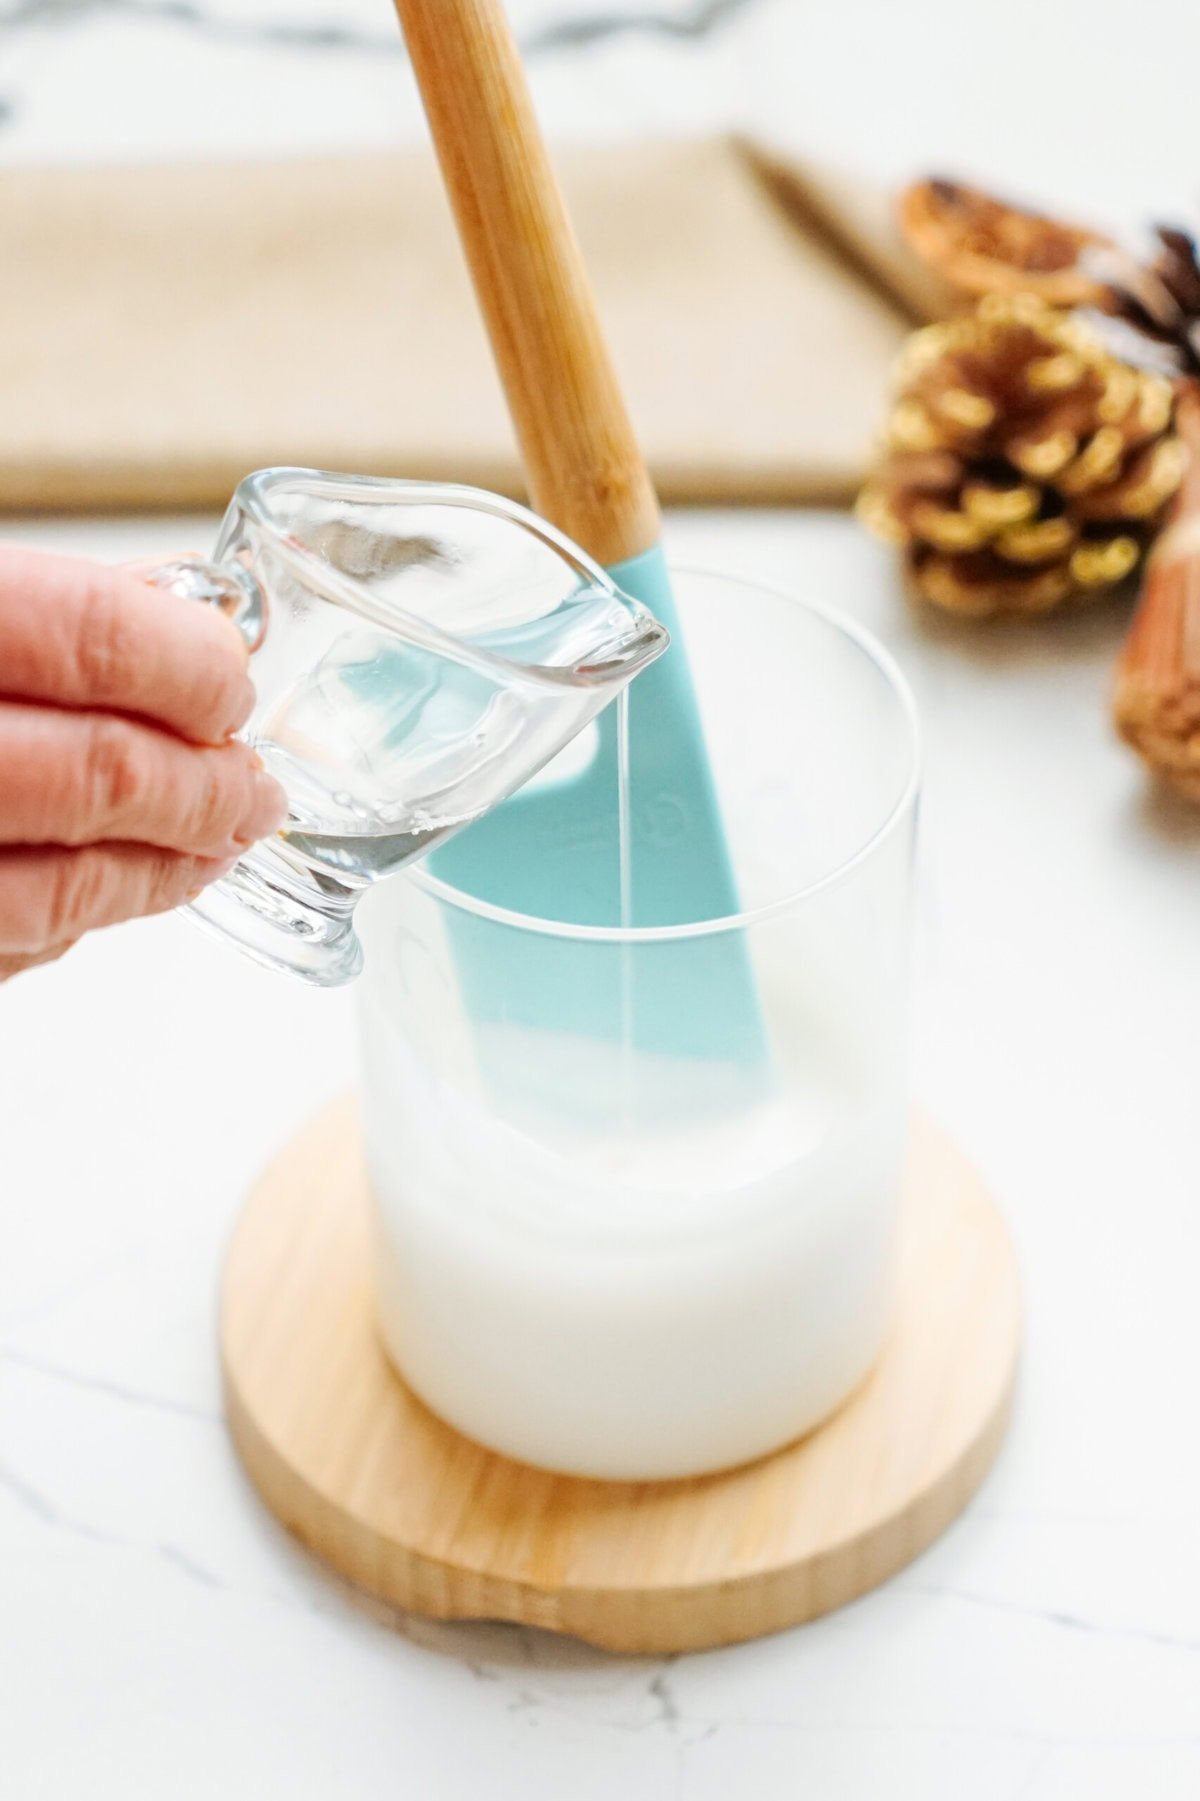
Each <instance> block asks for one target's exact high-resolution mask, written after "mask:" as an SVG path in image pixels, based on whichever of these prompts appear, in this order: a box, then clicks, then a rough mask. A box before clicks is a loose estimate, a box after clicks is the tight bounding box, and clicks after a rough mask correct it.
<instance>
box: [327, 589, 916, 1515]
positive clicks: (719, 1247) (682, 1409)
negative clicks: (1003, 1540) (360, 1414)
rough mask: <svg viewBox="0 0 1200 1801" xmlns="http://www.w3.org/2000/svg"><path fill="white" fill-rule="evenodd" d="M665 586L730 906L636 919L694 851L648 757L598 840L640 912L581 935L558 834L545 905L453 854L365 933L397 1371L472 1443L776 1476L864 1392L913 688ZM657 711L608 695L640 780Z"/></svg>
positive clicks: (889, 1098) (787, 619) (681, 810)
mask: <svg viewBox="0 0 1200 1801" xmlns="http://www.w3.org/2000/svg"><path fill="white" fill-rule="evenodd" d="M675 582H676V598H677V601H678V606H679V617H680V622H681V628H682V640H683V642H685V643H686V646H687V654H688V657H689V660H690V664H691V670H692V679H693V683H694V687H695V692H696V697H697V703H698V707H699V714H700V718H701V721H702V724H703V730H704V736H705V739H706V742H707V748H708V754H709V758H710V761H711V766H712V775H713V782H714V788H715V794H716V799H717V803H718V806H719V809H720V814H721V816H722V818H723V822H724V835H725V839H726V842H727V847H728V853H729V858H730V863H731V867H732V871H733V877H734V881H735V883H736V892H737V907H738V910H737V911H736V912H734V913H732V914H731V915H730V916H728V917H723V918H711V919H710V918H703V917H701V918H696V917H691V916H685V914H684V913H683V911H682V910H681V913H680V916H679V917H677V918H674V919H667V920H663V919H662V918H660V917H656V916H655V914H654V910H653V905H652V903H653V896H651V897H650V899H649V901H648V902H647V904H646V907H645V911H646V913H648V914H649V916H650V917H651V918H652V919H653V920H654V923H650V924H639V923H638V921H639V904H638V899H639V884H638V869H639V857H642V858H643V859H644V858H646V857H647V856H648V854H649V851H650V850H654V851H657V852H661V849H662V844H663V836H664V834H667V835H668V837H669V836H670V834H675V842H677V843H678V844H679V846H680V851H681V854H684V853H686V850H687V842H686V841H687V834H688V831H689V829H690V827H689V814H688V810H687V808H686V807H684V806H682V805H680V804H679V797H678V796H676V795H674V794H672V793H670V792H664V791H662V789H661V788H660V787H656V785H655V782H654V777H653V770H652V769H647V768H646V762H647V760H646V759H643V760H642V764H641V768H642V772H643V773H642V778H641V782H640V785H639V783H638V782H637V781H635V782H634V784H633V786H632V789H631V791H630V792H629V793H628V794H627V795H626V796H625V799H624V806H623V807H622V806H619V805H617V804H615V802H614V805H613V807H612V809H611V812H610V813H609V814H608V815H607V816H606V817H605V819H604V820H602V821H597V822H596V830H597V831H599V830H600V829H601V827H603V830H604V831H605V832H606V833H607V838H606V843H607V845H608V853H609V854H610V855H611V858H612V859H613V861H614V864H616V863H618V862H622V861H624V863H625V865H626V870H627V880H626V882H625V883H623V884H622V888H623V891H624V892H625V893H626V894H627V895H631V905H630V906H629V908H628V913H627V919H628V923H625V924H622V923H621V920H620V919H619V918H615V919H614V918H609V919H599V920H593V921H592V922H591V923H586V922H585V923H581V922H580V919H579V908H578V906H577V904H576V902H577V897H576V896H575V895H573V894H572V892H571V883H570V872H569V869H568V868H567V867H566V865H565V864H564V863H563V861H562V857H563V851H562V847H561V846H557V847H556V849H555V856H556V859H557V861H556V863H555V871H556V879H557V880H558V883H559V889H558V892H559V893H560V895H561V907H559V908H556V909H555V913H556V914H559V913H560V914H561V917H558V916H555V917H551V916H544V917H533V916H531V915H529V914H522V913H516V912H513V911H511V910H510V909H508V908H506V907H504V906H502V905H498V904H497V903H496V902H495V900H494V899H490V898H489V896H488V893H487V890H486V885H485V884H484V883H483V882H479V883H477V884H476V885H475V886H474V887H473V888H471V889H468V888H466V887H464V886H463V885H461V884H458V885H456V884H453V883H451V882H450V881H448V880H447V879H446V878H445V876H444V875H439V873H438V857H437V855H436V853H435V855H434V857H433V858H431V859H430V860H429V861H428V862H427V863H424V864H422V865H421V866H420V867H417V868H414V869H412V870H411V871H408V872H406V874H405V876H404V877H403V878H402V879H401V880H400V881H398V882H396V883H391V884H388V885H387V887H386V888H385V889H383V890H381V891H380V892H379V893H377V894H374V895H372V896H371V898H370V901H369V903H368V905H367V906H366V907H365V908H364V919H363V929H364V932H365V933H366V934H367V938H368V942H369V947H370V955H371V959H372V978H373V979H372V981H371V983H370V984H369V985H364V986H363V988H362V990H360V1017H361V1044H362V1072H363V1073H362V1093H363V1113H364V1123H365V1133H366V1147H367V1160H368V1166H369V1172H370V1179H371V1186H372V1191H373V1196H374V1203H373V1205H374V1246H375V1249H374V1271H375V1290H376V1301H377V1312H378V1319H379V1324H380V1328H381V1332H382V1337H383V1342H384V1345H385V1347H386V1349H387V1352H388V1354H389V1356H390V1358H391V1359H392V1361H393V1363H394V1364H395V1366H396V1368H397V1370H398V1371H399V1372H400V1373H401V1375H402V1376H403V1377H404V1378H405V1380H406V1381H407V1382H408V1384H409V1385H410V1387H411V1388H412V1389H413V1390H414V1391H415V1393H416V1394H417V1395H419V1396H420V1397H421V1398H422V1399H423V1400H424V1401H425V1402H426V1403H427V1404H428V1405H429V1406H430V1407H431V1408H432V1409H433V1410H434V1411H435V1412H436V1413H438V1414H440V1415H441V1416H442V1417H443V1418H444V1419H446V1420H447V1421H449V1422H450V1423H451V1424H452V1425H453V1426H455V1427H456V1428H458V1429H459V1430H460V1431H462V1432H464V1433H465V1434H467V1435H468V1436H469V1437H471V1438H473V1439H476V1440H478V1441H480V1442H481V1443H483V1444H485V1445H488V1446H490V1447H492V1448H494V1449H496V1450H499V1451H501V1452H503V1453H505V1454H506V1455H508V1456H511V1457H514V1458H517V1459H520V1460H522V1461H525V1462H528V1463H532V1464H536V1465H541V1466H544V1467H547V1468H550V1469H555V1470H561V1471H566V1472H569V1473H574V1474H578V1475H583V1476H593V1477H609V1478H615V1479H626V1480H650V1479H655V1478H670V1477H682V1476H690V1475H695V1474H698V1473H701V1472H705V1471H710V1470H714V1469H719V1468H723V1467H727V1466H731V1465H735V1464H738V1463H741V1462H745V1461H746V1460H748V1459H751V1458H755V1457H758V1456H760V1455H762V1454H764V1453H766V1452H768V1451H771V1450H772V1449H774V1448H776V1447H778V1446H779V1445H781V1444H784V1443H787V1442H789V1441H790V1440H792V1439H794V1438H797V1437H799V1436H800V1435H801V1434H803V1433H805V1432H808V1431H809V1430H810V1429H811V1428H812V1427H814V1426H815V1425H817V1424H818V1423H819V1422H820V1421H821V1420H822V1419H824V1418H825V1417H826V1416H827V1415H828V1414H829V1413H830V1412H831V1411H832V1410H833V1409H834V1408H836V1407H837V1406H838V1405H839V1404H840V1403H841V1402H842V1401H843V1400H844V1399H845V1397H846V1396H847V1395H848V1394H849V1393H850V1392H851V1391H852V1390H853V1389H854V1387H855V1386H856V1385H857V1384H858V1383H859V1382H861V1381H862V1379H863V1378H864V1377H865V1376H866V1374H867V1372H868V1371H869V1370H870V1368H871V1366H872V1364H873V1363H874V1361H875V1359H876V1357H877V1356H878V1354H879V1351H880V1348H881V1346H882V1344H883V1342H884V1338H885V1335H886V1333H887V1330H888V1324H889V1319H890V1310H891V1302H892V1291H893V1279H894V1274H895V1225H896V1214H897V1203H898V1198H899V1192H900V1183H901V1174H902V1166H903V1157H904V1149H905V1140H906V1130H907V1114H908V1101H907V1041H908V963H909V939H910V925H909V915H910V891H911V869H912V845H913V836H914V823H915V813H916V799H917V742H916V728H915V719H914V709H913V704H912V700H911V697H910V694H909V691H908V689H907V686H906V685H905V683H904V681H903V678H902V677H901V676H900V674H899V672H898V671H897V669H896V666H895V665H894V663H893V662H892V660H891V658H890V657H889V656H888V655H887V653H886V652H885V651H884V650H882V649H881V648H880V647H879V646H878V645H877V644H875V643H874V642H873V641H872V640H871V639H870V638H869V637H868V636H867V635H866V634H865V633H864V632H862V631H860V630H859V629H858V628H857V627H856V626H854V625H852V624H850V623H849V622H847V621H846V620H844V619H842V618H840V617H839V616H838V615H837V614H835V613H833V612H830V611H827V610H826V609H824V608H823V607H820V606H817V605H815V604H812V603H809V602H799V601H796V600H793V599H789V598H786V597H784V596H782V595H780V594H777V593H774V592H771V591H769V590H767V589H764V588H760V587H756V586H752V585H750V584H749V583H746V582H743V581H739V580H737V579H735V578H731V577H725V576H720V575H713V574H702V573H696V572H692V571H683V572H676V576H675ZM682 654H683V653H682V650H681V649H680V648H679V646H678V645H676V646H675V647H673V648H672V650H671V652H670V653H669V655H670V656H676V655H682ZM643 692H644V691H643V690H639V688H637V687H635V688H634V689H633V690H631V692H630V695H629V698H628V703H625V702H622V703H621V704H622V705H623V706H624V705H626V704H628V706H629V712H630V729H631V731H632V733H633V736H634V740H635V742H634V745H633V746H632V747H631V748H632V750H633V751H634V753H635V754H634V755H632V756H631V757H630V758H629V759H628V767H629V768H630V769H632V770H634V771H636V770H637V769H638V768H639V762H638V758H637V756H636V736H637V730H638V725H637V720H638V701H639V695H640V694H642V693H643ZM593 736H594V740H595V742H593V743H592V744H591V749H592V751H593V753H596V744H597V743H598V741H599V739H600V734H599V732H598V731H597V730H596V728H593ZM588 748H589V745H588V741H587V740H585V739H582V738H581V739H579V740H577V741H576V744H575V745H574V746H572V749H571V751H570V752H569V753H567V754H568V757H569V758H570V760H571V767H572V769H574V768H575V767H576V766H577V765H578V763H579V760H580V757H581V756H583V755H584V754H585V752H586V751H587V750H588ZM558 779H566V778H565V777H560V768H559V766H558V765H551V766H550V767H549V768H548V769H546V770H545V771H543V773H542V775H540V776H539V777H538V778H537V779H536V780H537V785H538V786H539V787H541V786H545V785H547V784H551V783H553V782H554V781H556V780H558ZM616 780H617V768H616V766H614V769H613V781H614V782H615V781H616ZM520 802H521V797H518V798H517V800H516V801H513V802H509V803H507V805H508V806H510V807H516V806H518V805H520ZM504 817H505V809H503V808H502V809H501V810H500V811H499V812H498V813H497V814H496V815H495V816H494V817H493V819H492V820H491V821H489V825H488V832H489V834H490V835H491V837H492V838H493V839H494V838H496V837H497V835H498V828H499V827H500V826H501V825H502V824H503V821H504ZM622 817H623V818H624V819H625V821H626V828H625V829H626V840H625V843H626V850H625V856H624V859H623V858H622V850H621V845H620V843H619V837H620V825H619V822H620V820H621V819H622ZM584 823H585V824H586V822H584ZM586 836H587V833H586V831H585V830H584V829H583V827H581V837H586ZM462 843H463V845H465V844H466V843H467V840H465V839H464V840H463V841H462ZM593 848H594V846H593ZM456 849H457V847H456ZM455 867H456V868H457V867H458V865H457V864H456V865H455Z"/></svg>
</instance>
